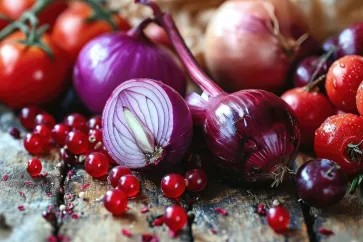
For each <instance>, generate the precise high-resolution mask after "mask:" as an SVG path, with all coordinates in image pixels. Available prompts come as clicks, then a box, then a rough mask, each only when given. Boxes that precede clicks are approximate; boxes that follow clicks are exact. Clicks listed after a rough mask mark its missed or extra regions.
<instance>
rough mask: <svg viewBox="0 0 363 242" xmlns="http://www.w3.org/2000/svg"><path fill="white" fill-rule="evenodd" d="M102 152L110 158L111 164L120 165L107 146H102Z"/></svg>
mask: <svg viewBox="0 0 363 242" xmlns="http://www.w3.org/2000/svg"><path fill="white" fill-rule="evenodd" d="M101 152H102V153H103V154H104V155H105V156H107V158H108V162H110V165H115V166H118V165H119V164H118V163H117V162H116V161H115V160H114V159H113V158H112V157H111V156H110V154H109V153H108V151H107V149H106V147H105V146H103V147H102V150H101Z"/></svg>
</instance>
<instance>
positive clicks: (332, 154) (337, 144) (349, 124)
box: [314, 113, 363, 177]
mask: <svg viewBox="0 0 363 242" xmlns="http://www.w3.org/2000/svg"><path fill="white" fill-rule="evenodd" d="M362 140H363V119H362V118H360V117H359V116H357V115H354V114H350V113H347V114H338V115H334V116H331V117H329V118H328V119H327V120H325V122H324V123H323V124H322V125H321V126H320V128H319V129H317V130H316V132H315V140H314V148H315V152H316V155H317V156H318V157H319V158H326V159H330V160H333V161H335V162H336V163H337V164H338V165H339V166H341V167H342V169H343V170H344V171H345V173H346V174H347V175H348V176H350V177H354V176H355V175H357V174H360V173H362V171H363V162H362V158H363V157H362V155H360V154H359V150H362V148H363V145H360V142H361V141H362ZM353 145H356V146H357V147H356V148H354V147H352V146H353ZM354 150H356V151H357V152H354Z"/></svg>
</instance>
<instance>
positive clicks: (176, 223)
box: [164, 205, 188, 232]
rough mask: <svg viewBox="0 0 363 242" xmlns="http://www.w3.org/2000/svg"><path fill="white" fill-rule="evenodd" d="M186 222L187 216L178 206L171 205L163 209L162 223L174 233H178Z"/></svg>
mask: <svg viewBox="0 0 363 242" xmlns="http://www.w3.org/2000/svg"><path fill="white" fill-rule="evenodd" d="M187 221H188V216H187V214H186V212H185V210H184V208H182V207H181V206H179V205H172V206H169V207H167V208H166V209H165V212H164V223H165V224H166V225H167V226H168V227H169V229H170V230H172V231H174V232H178V231H180V230H181V229H182V228H183V227H184V226H185V224H186V223H187Z"/></svg>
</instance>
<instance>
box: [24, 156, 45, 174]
mask: <svg viewBox="0 0 363 242" xmlns="http://www.w3.org/2000/svg"><path fill="white" fill-rule="evenodd" d="M26 170H27V172H28V173H29V175H31V176H39V175H40V173H41V172H42V163H41V162H40V160H39V159H37V158H31V159H30V160H29V161H28V166H27V168H26Z"/></svg>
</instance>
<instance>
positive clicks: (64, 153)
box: [60, 148, 77, 166]
mask: <svg viewBox="0 0 363 242" xmlns="http://www.w3.org/2000/svg"><path fill="white" fill-rule="evenodd" d="M60 154H61V157H62V160H63V161H64V162H65V163H66V164H67V165H70V166H75V165H76V164H77V157H76V156H75V155H74V154H72V153H71V152H70V151H69V150H67V149H66V148H62V149H61V150H60Z"/></svg>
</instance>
